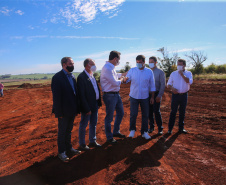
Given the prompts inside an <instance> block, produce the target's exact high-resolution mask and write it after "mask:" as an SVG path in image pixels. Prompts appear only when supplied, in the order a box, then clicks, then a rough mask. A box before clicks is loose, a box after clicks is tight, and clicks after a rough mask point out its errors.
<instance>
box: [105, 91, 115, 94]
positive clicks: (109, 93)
mask: <svg viewBox="0 0 226 185" xmlns="http://www.w3.org/2000/svg"><path fill="white" fill-rule="evenodd" d="M118 93H119V91H118V92H104V94H118Z"/></svg>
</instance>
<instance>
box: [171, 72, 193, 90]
mask: <svg viewBox="0 0 226 185" xmlns="http://www.w3.org/2000/svg"><path fill="white" fill-rule="evenodd" d="M183 73H184V76H186V77H187V78H189V83H186V82H185V80H184V79H183V77H182V76H181V75H180V74H179V72H178V70H177V71H174V72H172V73H171V74H170V77H169V80H168V83H167V85H172V86H173V87H174V88H176V89H177V90H178V93H185V92H187V91H189V89H190V85H191V84H192V83H193V79H192V73H191V72H190V71H186V70H185V71H184V72H183Z"/></svg>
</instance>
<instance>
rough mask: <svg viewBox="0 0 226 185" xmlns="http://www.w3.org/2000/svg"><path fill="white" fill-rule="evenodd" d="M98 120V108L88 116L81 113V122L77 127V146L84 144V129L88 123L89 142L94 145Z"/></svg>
mask: <svg viewBox="0 0 226 185" xmlns="http://www.w3.org/2000/svg"><path fill="white" fill-rule="evenodd" d="M97 119H98V108H97V109H96V111H95V112H91V114H90V115H86V114H85V113H81V121H80V125H79V145H80V146H81V145H84V144H85V134H86V127H87V125H88V122H89V121H90V123H89V142H90V143H94V142H95V141H96V125H97Z"/></svg>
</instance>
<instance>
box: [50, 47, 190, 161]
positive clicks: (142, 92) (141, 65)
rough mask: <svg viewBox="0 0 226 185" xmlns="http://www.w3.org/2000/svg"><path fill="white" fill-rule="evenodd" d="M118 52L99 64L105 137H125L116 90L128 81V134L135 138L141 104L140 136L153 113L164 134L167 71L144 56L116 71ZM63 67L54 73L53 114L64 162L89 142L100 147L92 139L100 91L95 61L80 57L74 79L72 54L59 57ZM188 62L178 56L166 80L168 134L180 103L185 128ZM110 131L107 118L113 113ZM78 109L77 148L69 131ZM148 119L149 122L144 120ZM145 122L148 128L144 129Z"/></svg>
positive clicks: (145, 132) (145, 134)
mask: <svg viewBox="0 0 226 185" xmlns="http://www.w3.org/2000/svg"><path fill="white" fill-rule="evenodd" d="M120 55H121V53H120V52H118V51H111V52H110V54H109V60H108V61H107V62H106V64H105V65H104V66H103V68H102V70H101V75H100V85H101V89H102V92H103V101H104V104H105V106H106V116H105V121H104V122H105V134H106V137H107V142H108V143H110V144H115V143H117V140H115V139H114V138H115V137H118V138H125V137H126V136H125V135H124V134H122V133H121V132H120V125H121V122H122V118H123V116H124V109H123V103H122V100H121V97H120V94H119V90H120V86H121V84H122V83H128V82H131V85H130V94H129V96H130V128H129V130H130V134H129V136H128V137H130V138H133V137H134V136H135V132H136V118H137V115H138V108H139V105H140V107H141V112H142V124H141V135H142V137H143V138H145V139H150V138H151V137H150V135H149V133H151V132H153V131H154V116H155V120H156V124H157V126H158V134H159V135H162V134H163V126H162V117H161V113H160V103H161V99H162V96H163V94H164V90H165V84H166V80H165V73H164V72H163V71H162V70H161V69H159V68H158V67H157V65H156V64H157V59H156V57H150V58H149V67H150V69H149V68H147V67H145V57H144V56H143V55H138V56H137V57H136V67H134V68H131V69H130V70H129V71H128V72H126V73H117V72H116V70H115V66H117V65H119V63H120V62H119V60H120ZM61 65H62V68H63V69H62V70H61V71H60V72H58V73H56V74H55V75H54V76H53V78H52V83H51V88H52V93H53V113H54V114H55V116H56V117H57V118H58V138H57V143H58V157H59V158H60V159H61V160H62V161H68V160H69V157H68V156H69V155H76V154H79V153H80V150H83V151H85V150H90V148H91V147H101V145H100V144H99V143H97V141H96V125H97V119H98V109H99V108H100V107H101V106H102V103H101V92H100V88H99V86H98V83H97V81H96V79H95V78H94V76H93V74H94V72H95V71H96V65H95V61H94V60H92V59H90V58H87V59H86V60H85V61H84V71H83V72H82V73H81V74H79V76H78V78H77V82H76V79H75V77H74V75H73V74H72V71H73V70H74V62H73V60H72V58H70V57H64V58H62V60H61ZM185 66H186V61H185V60H183V59H179V60H178V62H177V69H178V70H177V71H174V72H173V73H172V74H171V75H170V78H169V81H168V83H167V85H168V88H170V89H171V90H172V102H171V113H170V119H169V125H168V134H171V133H172V129H173V126H174V123H175V118H176V113H177V109H178V106H180V108H179V132H181V133H187V131H186V130H185V129H184V116H185V109H186V105H187V93H188V91H189V89H190V85H191V84H192V82H193V79H192V74H191V72H189V71H186V70H185ZM114 111H116V116H115V120H114V128H113V131H112V129H111V123H112V121H113V117H114ZM79 113H81V121H80V124H79V149H78V150H76V149H74V148H73V147H72V144H71V131H72V128H73V122H74V119H75V116H76V115H78V114H79ZM148 120H149V121H148ZM88 123H89V145H86V143H85V132H86V127H87V125H88ZM148 123H149V124H150V129H148Z"/></svg>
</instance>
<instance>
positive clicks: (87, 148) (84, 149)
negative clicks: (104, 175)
mask: <svg viewBox="0 0 226 185" xmlns="http://www.w3.org/2000/svg"><path fill="white" fill-rule="evenodd" d="M79 150H82V151H87V150H90V148H89V147H88V146H87V145H80V146H79Z"/></svg>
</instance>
